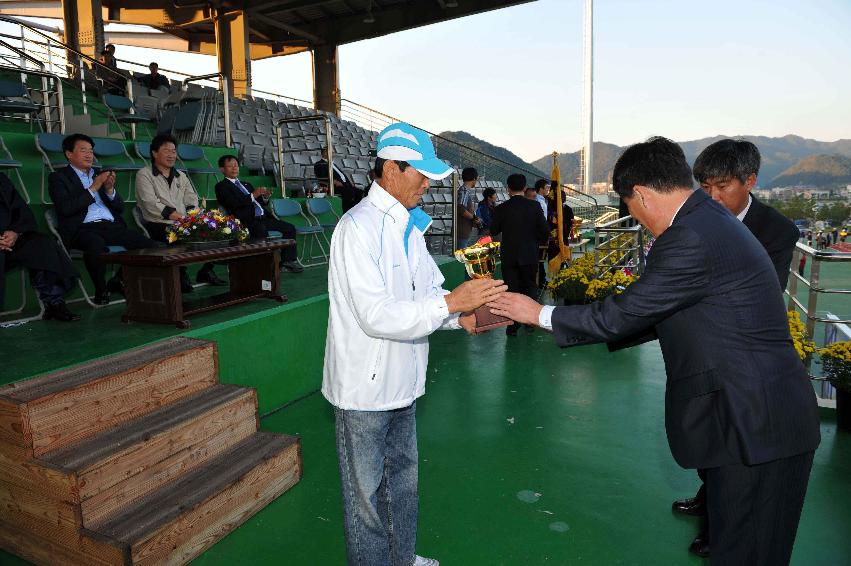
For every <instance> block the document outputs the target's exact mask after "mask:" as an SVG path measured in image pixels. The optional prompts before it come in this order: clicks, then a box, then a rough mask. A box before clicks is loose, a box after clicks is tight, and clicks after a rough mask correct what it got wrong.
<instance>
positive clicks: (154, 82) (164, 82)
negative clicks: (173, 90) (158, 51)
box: [139, 63, 171, 90]
mask: <svg viewBox="0 0 851 566" xmlns="http://www.w3.org/2000/svg"><path fill="white" fill-rule="evenodd" d="M148 70H149V71H150V74H149V75H145V76H144V77H142V78H141V79H139V82H140V83H142V84H143V85H144V86H146V87H147V88H149V89H150V90H157V89H158V88H160V87H165V88H166V90H168V89H169V88H170V87H171V84H170V83H169V82H168V77H166V76H165V75H161V74H160V66H159V65H157V64H156V63H151V64H150V65H148Z"/></svg>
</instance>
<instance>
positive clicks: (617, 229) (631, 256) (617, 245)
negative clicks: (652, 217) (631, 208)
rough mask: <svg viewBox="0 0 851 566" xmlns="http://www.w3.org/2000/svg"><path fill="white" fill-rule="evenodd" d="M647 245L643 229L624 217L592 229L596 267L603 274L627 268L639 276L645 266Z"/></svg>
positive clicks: (628, 217) (630, 217)
mask: <svg viewBox="0 0 851 566" xmlns="http://www.w3.org/2000/svg"><path fill="white" fill-rule="evenodd" d="M647 243H648V238H647V234H646V233H645V229H644V227H643V226H641V225H640V224H637V223H634V222H633V221H632V216H624V217H623V218H618V219H617V220H612V221H611V222H606V223H605V224H601V225H599V226H595V227H594V253H595V255H596V260H595V261H596V264H597V267H599V268H601V269H602V270H603V271H604V272H605V271H609V270H611V269H616V268H624V267H626V268H629V269H631V270H632V271H633V272H634V273H636V274H638V275H641V274H642V273H644V268H645V266H646V265H647V250H646V249H645V246H646V244H647Z"/></svg>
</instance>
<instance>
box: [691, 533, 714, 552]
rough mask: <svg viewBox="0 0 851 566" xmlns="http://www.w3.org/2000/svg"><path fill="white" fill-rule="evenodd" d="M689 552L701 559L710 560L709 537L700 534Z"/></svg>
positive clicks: (692, 543) (692, 542) (695, 538)
mask: <svg viewBox="0 0 851 566" xmlns="http://www.w3.org/2000/svg"><path fill="white" fill-rule="evenodd" d="M688 551H689V552H691V553H692V554H694V555H696V556H700V557H701V558H709V536H708V535H707V534H706V533H700V534H698V535H697V536H696V537H694V540H693V541H691V544H690V545H689V547H688Z"/></svg>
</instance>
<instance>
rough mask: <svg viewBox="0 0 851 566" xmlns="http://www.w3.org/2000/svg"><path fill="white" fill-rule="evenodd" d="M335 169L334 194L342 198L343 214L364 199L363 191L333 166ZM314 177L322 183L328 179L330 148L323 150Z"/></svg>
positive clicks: (335, 165) (315, 167) (316, 164)
mask: <svg viewBox="0 0 851 566" xmlns="http://www.w3.org/2000/svg"><path fill="white" fill-rule="evenodd" d="M333 169H334V194H335V195H339V196H340V200H342V201H343V213H345V212H347V211H348V210H349V209H350V208H352V207H353V206H355V205H356V204H357V203H359V202H360V201H361V199H362V198H363V190H361V189H359V188H357V187H356V186H355V185H354V183H352V181H351V180H350V179H349V176H348V175H346V173H345V172H344V171H343V170H342V169H340V167H339V166H337V163H336V162H335V163H334V164H333ZM313 175H314V176H315V177H316V178H317V180H319V182H320V183H322V182H323V181H324V180H325V179H328V148H327V147H323V148H322V159H320V160H319V161H317V162H316V163H314V164H313Z"/></svg>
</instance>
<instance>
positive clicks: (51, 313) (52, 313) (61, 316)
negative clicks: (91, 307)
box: [41, 302, 80, 322]
mask: <svg viewBox="0 0 851 566" xmlns="http://www.w3.org/2000/svg"><path fill="white" fill-rule="evenodd" d="M41 319H42V320H58V321H60V322H74V321H77V320H80V315H78V314H74V313H72V312H71V311H69V310H68V307H67V306H66V305H65V303H64V302H63V303H56V304H55V305H45V307H44V314H43V315H42V317H41Z"/></svg>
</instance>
